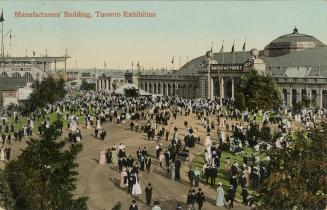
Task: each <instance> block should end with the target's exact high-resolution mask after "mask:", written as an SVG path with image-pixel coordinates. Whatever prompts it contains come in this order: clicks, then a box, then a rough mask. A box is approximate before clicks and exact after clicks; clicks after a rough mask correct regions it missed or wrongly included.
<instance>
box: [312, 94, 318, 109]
mask: <svg viewBox="0 0 327 210" xmlns="http://www.w3.org/2000/svg"><path fill="white" fill-rule="evenodd" d="M317 98H318V92H317V91H316V90H312V91H311V103H312V104H313V105H314V106H316V105H317Z"/></svg>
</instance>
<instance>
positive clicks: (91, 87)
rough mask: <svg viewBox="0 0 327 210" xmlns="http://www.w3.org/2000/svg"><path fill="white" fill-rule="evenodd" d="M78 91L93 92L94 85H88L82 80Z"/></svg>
mask: <svg viewBox="0 0 327 210" xmlns="http://www.w3.org/2000/svg"><path fill="white" fill-rule="evenodd" d="M79 89H80V90H95V83H88V82H86V80H85V79H83V80H82V84H81V86H80V88H79Z"/></svg>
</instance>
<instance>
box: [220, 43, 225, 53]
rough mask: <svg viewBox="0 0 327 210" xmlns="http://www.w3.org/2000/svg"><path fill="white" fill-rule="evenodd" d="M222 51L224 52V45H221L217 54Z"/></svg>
mask: <svg viewBox="0 0 327 210" xmlns="http://www.w3.org/2000/svg"><path fill="white" fill-rule="evenodd" d="M222 51H224V43H223V44H222V45H221V48H220V51H219V52H222Z"/></svg>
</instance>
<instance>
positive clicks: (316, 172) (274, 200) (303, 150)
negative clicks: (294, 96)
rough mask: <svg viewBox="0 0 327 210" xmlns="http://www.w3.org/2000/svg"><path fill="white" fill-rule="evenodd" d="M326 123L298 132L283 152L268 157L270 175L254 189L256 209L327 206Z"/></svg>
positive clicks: (316, 207) (278, 151)
mask: <svg viewBox="0 0 327 210" xmlns="http://www.w3.org/2000/svg"><path fill="white" fill-rule="evenodd" d="M326 154H327V124H326V122H324V123H322V124H321V125H320V126H318V127H317V128H315V129H309V130H304V131H298V132H296V133H295V135H294V136H293V138H292V143H291V146H290V147H289V148H286V149H272V150H271V151H270V152H269V153H268V155H269V157H270V159H271V160H270V163H269V165H268V168H269V171H270V176H269V177H268V178H267V179H266V181H265V182H264V183H263V184H262V185H261V186H260V187H259V188H258V190H257V193H256V195H255V197H254V198H255V200H256V203H257V206H259V207H260V208H263V209H294V208H295V209H317V210H322V209H325V208H326V207H327V155H326Z"/></svg>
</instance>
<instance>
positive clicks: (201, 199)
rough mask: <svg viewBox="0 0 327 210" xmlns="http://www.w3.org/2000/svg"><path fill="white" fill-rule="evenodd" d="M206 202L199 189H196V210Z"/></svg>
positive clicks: (199, 209)
mask: <svg viewBox="0 0 327 210" xmlns="http://www.w3.org/2000/svg"><path fill="white" fill-rule="evenodd" d="M205 200H206V197H205V195H204V193H203V192H202V190H201V188H199V189H198V193H197V194H196V203H197V204H198V210H201V209H202V207H203V204H204V202H205Z"/></svg>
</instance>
